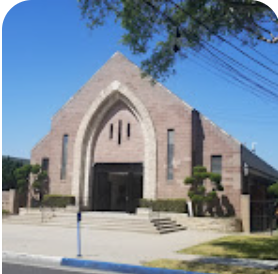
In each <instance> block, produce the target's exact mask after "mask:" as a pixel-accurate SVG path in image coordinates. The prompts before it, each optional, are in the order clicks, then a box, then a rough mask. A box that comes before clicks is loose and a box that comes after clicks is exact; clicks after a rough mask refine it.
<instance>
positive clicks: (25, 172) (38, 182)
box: [15, 165, 48, 206]
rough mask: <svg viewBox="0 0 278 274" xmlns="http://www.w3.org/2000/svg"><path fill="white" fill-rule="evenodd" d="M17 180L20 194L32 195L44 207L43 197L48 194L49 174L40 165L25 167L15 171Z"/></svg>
mask: <svg viewBox="0 0 278 274" xmlns="http://www.w3.org/2000/svg"><path fill="white" fill-rule="evenodd" d="M31 177H32V179H33V180H32V184H31V180H30V179H31ZM15 178H16V181H17V189H18V191H19V193H23V194H25V195H28V194H30V195H31V197H32V198H33V199H35V200H36V201H38V202H39V204H40V206H42V201H43V196H44V195H45V194H46V193H47V192H48V175H47V172H46V171H44V170H42V168H41V166H40V165H24V166H22V167H20V168H18V169H16V170H15Z"/></svg>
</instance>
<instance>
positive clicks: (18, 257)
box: [2, 251, 207, 274]
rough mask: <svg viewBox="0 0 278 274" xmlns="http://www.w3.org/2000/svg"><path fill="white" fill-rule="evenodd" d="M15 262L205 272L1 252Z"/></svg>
mask: <svg viewBox="0 0 278 274" xmlns="http://www.w3.org/2000/svg"><path fill="white" fill-rule="evenodd" d="M3 261H6V262H16V263H22V264H31V265H42V266H48V267H51V266H52V267H60V266H67V267H75V268H86V269H95V270H101V271H109V272H120V273H132V274H207V273H200V272H192V271H184V270H174V269H165V268H155V267H145V266H139V265H129V264H120V263H111V262H101V261H92V260H82V259H74V258H63V257H52V256H44V255H33V254H27V253H15V252H10V251H3V252H2V262H3Z"/></svg>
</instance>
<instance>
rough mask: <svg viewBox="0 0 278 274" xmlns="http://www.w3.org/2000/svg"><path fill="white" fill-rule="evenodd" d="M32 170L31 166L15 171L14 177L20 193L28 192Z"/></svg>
mask: <svg viewBox="0 0 278 274" xmlns="http://www.w3.org/2000/svg"><path fill="white" fill-rule="evenodd" d="M31 169H32V166H31V165H24V166H22V167H20V168H18V169H16V170H15V172H14V175H15V178H16V181H17V189H18V191H19V193H26V192H27V191H28V186H29V178H30V173H31Z"/></svg>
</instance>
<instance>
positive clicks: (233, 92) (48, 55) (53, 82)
mask: <svg viewBox="0 0 278 274" xmlns="http://www.w3.org/2000/svg"><path fill="white" fill-rule="evenodd" d="M123 33H124V30H123V29H122V28H121V27H120V25H119V24H115V23H114V21H113V20H112V19H111V18H109V19H108V20H107V24H106V25H105V26H103V27H101V28H98V29H96V30H93V31H92V30H89V29H88V28H87V27H86V22H85V21H84V20H82V17H81V12H80V9H79V8H78V4H77V1H76V0H29V1H25V2H21V3H19V4H17V5H16V6H14V7H13V8H12V9H11V10H10V11H9V12H8V13H7V15H6V17H5V19H4V22H3V27H2V155H10V156H14V157H23V158H30V152H31V149H32V147H34V145H35V144H36V143H37V142H38V141H39V140H40V139H42V138H43V137H44V135H46V134H47V133H48V132H49V130H50V127H51V117H52V116H53V115H54V114H55V113H56V112H57V111H58V110H59V109H60V108H61V107H62V106H63V105H64V104H65V103H66V102H67V101H68V100H69V99H70V97H72V96H73V95H74V94H75V93H76V92H77V91H78V90H79V89H80V88H81V87H82V86H83V85H84V84H85V83H86V82H87V81H88V80H89V78H90V77H91V76H92V75H93V74H94V73H95V72H96V71H97V70H98V69H99V68H100V67H101V66H102V65H104V63H105V62H106V61H107V60H108V59H109V58H110V57H111V56H112V55H113V54H114V53H115V52H116V51H120V52H121V53H123V54H124V55H125V56H126V57H127V58H128V59H130V60H131V61H132V62H134V63H135V64H137V65H138V66H140V62H141V61H142V60H143V59H144V58H145V56H136V55H133V54H132V53H131V51H130V50H129V49H128V48H127V47H125V46H123V45H121V44H120V42H119V40H120V38H121V35H122V34H123ZM232 42H233V43H234V42H235V41H232ZM235 43H236V42H235ZM214 45H215V46H217V48H219V49H221V50H223V51H224V52H226V53H227V54H230V55H231V56H233V57H234V58H236V59H237V60H239V62H241V63H243V64H245V65H247V66H250V67H251V68H252V69H255V70H257V71H258V73H260V74H263V75H264V76H265V77H266V78H268V79H270V80H271V81H273V82H275V83H278V77H277V75H276V76H275V75H274V74H273V73H270V72H268V71H265V70H263V69H260V68H259V67H258V66H257V65H256V64H255V63H253V62H251V61H250V60H248V59H247V58H243V57H242V56H241V55H240V54H238V53H236V52H235V51H233V50H232V49H231V48H229V47H228V46H225V45H223V44H220V43H217V42H216V43H215V44H214ZM240 47H241V46H240ZM257 50H258V51H260V52H261V53H263V54H264V55H266V56H268V57H269V58H270V59H272V60H274V61H276V62H277V63H278V46H277V45H267V44H265V45H262V44H260V45H259V46H258V47H257ZM244 51H246V52H247V53H248V54H251V55H252V56H253V57H254V58H259V56H258V55H257V54H256V53H255V52H253V51H251V50H250V49H249V48H248V47H246V48H244ZM261 61H262V62H265V60H261ZM268 65H269V66H270V67H271V68H272V69H273V70H276V71H278V69H277V68H278V66H275V65H273V64H270V63H268ZM175 68H176V71H177V73H176V74H175V75H172V76H170V77H169V78H168V79H167V80H166V81H164V82H163V84H164V85H165V86H166V87H167V88H169V89H170V90H171V91H172V92H173V93H175V94H176V95H177V96H179V97H180V98H181V99H182V100H184V101H186V102H187V103H188V104H189V105H191V106H192V107H194V108H195V109H197V110H198V111H200V112H201V113H202V114H204V115H205V116H206V117H208V118H209V119H211V120H212V121H213V122H214V123H215V124H217V125H218V126H220V127H221V128H223V129H224V130H225V131H226V132H228V133H229V134H230V135H232V136H233V137H234V138H236V139H237V140H239V141H240V142H242V143H244V144H246V146H247V147H248V148H251V145H252V143H253V142H255V143H256V153H257V155H258V156H260V157H261V158H263V159H264V160H265V161H267V162H268V163H269V164H271V165H272V166H273V167H275V168H276V169H278V102H277V101H276V103H274V102H270V101H267V100H263V99H260V98H258V97H256V96H254V95H253V94H251V93H250V92H248V91H247V90H246V89H244V88H240V87H238V86H237V85H233V84H231V83H230V82H227V81H225V80H224V79H223V76H225V75H221V74H220V76H219V72H218V73H215V72H213V71H212V70H211V69H210V67H209V66H204V64H202V63H200V59H198V56H190V57H189V58H188V59H187V60H182V61H178V62H177V64H176V66H175ZM274 91H275V92H277V89H276V90H274Z"/></svg>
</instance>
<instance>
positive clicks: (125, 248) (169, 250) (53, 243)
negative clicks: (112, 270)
mask: <svg viewBox="0 0 278 274" xmlns="http://www.w3.org/2000/svg"><path fill="white" fill-rule="evenodd" d="M76 234H77V233H76V229H73V228H64V227H63V228H60V227H50V226H33V225H18V224H3V226H2V249H3V251H13V252H18V253H29V254H40V255H47V256H63V257H72V258H73V257H76V254H77V247H76V246H77V244H76V242H77V239H76ZM81 234H82V248H81V249H82V256H83V258H84V259H90V260H98V261H110V262H118V263H127V264H140V263H141V262H144V261H150V260H153V259H161V258H169V259H171V258H173V259H174V258H177V259H183V256H184V255H181V254H177V253H176V251H177V250H180V249H182V248H185V247H189V246H192V245H196V244H200V243H202V242H205V241H208V240H212V239H216V238H219V237H222V236H224V235H226V234H222V233H217V232H208V231H181V232H176V233H170V234H166V235H156V234H143V233H133V232H121V231H104V230H91V229H86V228H82V231H81Z"/></svg>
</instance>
